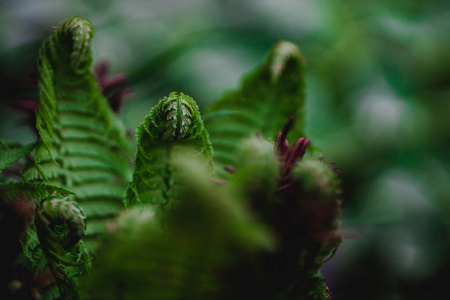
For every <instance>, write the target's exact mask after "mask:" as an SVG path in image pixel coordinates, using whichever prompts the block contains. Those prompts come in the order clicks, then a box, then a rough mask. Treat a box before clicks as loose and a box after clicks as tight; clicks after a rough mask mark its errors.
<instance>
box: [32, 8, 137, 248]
mask: <svg viewBox="0 0 450 300" xmlns="http://www.w3.org/2000/svg"><path fill="white" fill-rule="evenodd" d="M93 36H94V29H93V28H92V25H91V24H90V23H89V22H88V21H87V20H85V19H83V18H80V17H72V18H70V19H68V20H66V21H64V22H62V23H61V24H60V25H59V26H58V28H57V29H56V30H55V31H54V32H53V34H52V36H51V37H49V38H48V39H47V40H46V41H45V42H44V43H43V45H42V48H41V50H40V57H39V61H38V66H39V75H40V77H39V94H40V98H39V109H38V110H37V113H36V120H37V121H36V127H37V129H38V130H39V135H40V137H41V140H40V143H39V145H38V147H37V149H36V152H35V155H34V162H33V163H31V162H30V163H28V164H27V165H26V166H25V168H24V170H23V177H24V179H25V180H42V179H48V180H49V182H51V183H52V184H56V185H59V186H63V187H66V188H68V189H70V190H72V191H74V192H75V193H76V195H77V198H76V200H77V202H78V203H79V204H80V206H81V207H82V208H83V209H84V211H85V213H86V216H87V219H88V222H89V223H90V224H92V227H91V228H88V230H87V236H86V238H85V241H86V242H87V244H88V246H89V248H90V249H91V250H92V249H93V248H94V247H95V242H96V239H97V234H98V233H101V232H102V231H104V224H105V223H106V221H107V220H110V219H111V217H113V216H114V215H116V214H117V213H118V212H119V210H120V209H121V207H122V199H123V197H124V196H125V191H126V187H127V184H128V182H129V180H130V177H131V167H130V164H129V157H130V154H131V146H130V142H129V141H128V140H127V139H126V137H125V128H124V127H123V125H122V124H121V121H119V119H118V118H117V116H116V115H115V114H114V113H113V112H112V111H111V109H110V108H109V107H108V104H107V101H106V100H105V98H103V96H102V94H101V91H100V89H99V87H98V84H97V82H96V80H95V77H94V75H93V73H92V71H91V66H92V54H91V48H90V44H91V40H92V38H93ZM95 224H96V225H97V226H94V225H95ZM91 229H92V230H91Z"/></svg>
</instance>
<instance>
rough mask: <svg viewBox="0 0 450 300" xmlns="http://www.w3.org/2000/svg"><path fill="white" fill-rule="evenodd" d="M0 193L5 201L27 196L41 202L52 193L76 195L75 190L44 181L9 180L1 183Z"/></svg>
mask: <svg viewBox="0 0 450 300" xmlns="http://www.w3.org/2000/svg"><path fill="white" fill-rule="evenodd" d="M0 195H1V197H2V200H3V201H5V202H8V201H12V200H14V199H16V198H18V197H21V196H27V197H29V198H30V199H35V201H36V203H38V204H39V203H40V202H41V201H43V200H44V199H48V198H50V197H51V196H52V195H74V193H73V192H71V191H69V190H67V189H65V188H61V187H58V186H56V185H52V184H47V183H43V182H8V183H1V184H0Z"/></svg>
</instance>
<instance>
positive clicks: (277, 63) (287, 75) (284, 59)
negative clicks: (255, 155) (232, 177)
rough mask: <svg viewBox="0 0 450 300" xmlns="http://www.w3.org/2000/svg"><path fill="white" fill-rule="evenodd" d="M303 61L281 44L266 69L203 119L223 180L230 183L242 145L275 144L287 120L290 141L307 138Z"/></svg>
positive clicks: (288, 45) (251, 75)
mask: <svg viewBox="0 0 450 300" xmlns="http://www.w3.org/2000/svg"><path fill="white" fill-rule="evenodd" d="M304 68H305V67H304V58H303V55H302V54H301V52H300V50H299V49H298V48H297V46H295V45H294V44H292V43H290V42H286V41H280V42H278V43H277V44H275V46H274V47H273V48H272V50H271V51H270V53H269V56H268V57H267V58H266V60H265V61H264V63H263V64H262V65H261V66H259V67H258V68H257V69H256V70H254V71H252V72H251V73H249V74H248V75H246V76H245V77H244V78H243V79H242V83H241V86H240V87H239V88H238V89H237V90H235V91H231V92H228V93H226V94H225V95H223V96H222V97H221V98H219V99H218V100H217V101H215V102H214V103H213V104H212V105H211V106H210V107H209V109H208V110H207V112H206V113H205V117H204V120H205V126H206V128H208V132H209V134H210V137H211V142H212V144H213V147H214V163H215V166H216V168H217V175H218V176H219V177H220V178H225V179H226V178H229V176H228V175H227V173H226V172H225V171H223V167H224V166H226V165H233V166H235V165H236V161H235V155H234V152H235V151H236V148H237V147H238V145H239V144H240V141H241V140H242V139H244V138H246V137H249V136H253V135H255V133H256V132H259V133H260V134H261V136H262V137H263V138H267V139H269V140H271V141H274V140H275V137H276V135H277V133H278V132H279V131H280V130H281V128H283V125H284V124H285V123H286V121H287V120H288V118H289V116H291V115H292V116H294V118H295V125H294V128H293V130H292V131H291V133H290V136H292V137H296V138H298V137H301V136H304V133H303V124H304V102H305V100H304V98H305V95H304V75H303V73H304Z"/></svg>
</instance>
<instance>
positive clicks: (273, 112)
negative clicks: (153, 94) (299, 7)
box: [0, 17, 341, 299]
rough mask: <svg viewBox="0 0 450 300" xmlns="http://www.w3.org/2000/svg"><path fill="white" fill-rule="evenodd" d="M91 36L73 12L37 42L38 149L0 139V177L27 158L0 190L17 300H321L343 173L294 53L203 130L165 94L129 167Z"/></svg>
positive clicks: (181, 99) (276, 57)
mask: <svg viewBox="0 0 450 300" xmlns="http://www.w3.org/2000/svg"><path fill="white" fill-rule="evenodd" d="M93 35H94V31H93V28H92V26H91V24H90V23H89V22H88V21H87V20H85V19H83V18H80V17H72V18H70V19H68V20H66V21H64V22H62V23H61V24H60V25H59V26H58V28H57V29H56V30H55V31H54V33H53V34H52V35H51V37H50V38H48V39H47V40H46V41H45V42H44V44H43V46H42V48H41V51H40V57H39V61H38V65H39V74H40V80H39V94H40V98H39V109H38V110H37V112H36V128H37V129H38V132H39V139H38V141H37V142H36V143H33V144H30V145H27V146H20V145H17V144H12V143H10V142H6V141H1V143H0V146H1V150H2V152H1V157H0V158H1V160H0V166H1V168H2V169H4V168H6V167H7V166H10V165H11V164H13V163H14V162H16V161H18V160H20V159H21V158H24V157H25V156H28V159H27V162H26V163H25V166H24V167H23V170H22V176H23V180H22V181H20V182H14V181H11V179H8V177H7V176H5V178H6V179H5V180H4V181H5V182H4V183H1V184H0V195H1V204H2V206H1V209H2V210H1V224H2V226H5V227H6V226H9V225H10V224H13V225H14V226H15V227H14V228H16V230H15V231H14V238H13V239H12V242H11V243H10V253H11V256H12V257H14V260H13V262H12V263H5V264H6V265H7V267H8V268H9V270H12V272H11V273H9V274H5V275H4V280H3V281H4V283H5V285H6V284H9V285H8V286H9V288H8V293H9V295H10V296H11V298H14V296H15V295H16V296H17V295H19V294H20V293H22V295H23V294H27V295H28V298H30V299H33V298H34V299H85V298H92V299H124V298H126V299H247V298H255V297H256V298H262V299H329V298H330V293H329V291H328V289H327V287H326V285H325V283H324V279H323V278H322V276H321V275H320V273H319V270H320V267H321V265H322V263H323V262H324V261H325V260H326V259H329V256H332V255H333V253H334V251H335V250H336V249H337V247H338V245H339V244H340V242H341V237H340V235H339V234H338V232H337V229H338V225H339V224H338V215H339V200H338V199H339V193H340V190H339V183H338V179H337V177H336V173H338V172H339V170H333V169H332V166H331V165H328V164H326V163H325V162H324V159H323V156H322V155H321V154H320V152H319V150H318V149H316V148H313V147H312V146H311V145H309V144H310V141H309V139H308V138H306V137H304V132H303V119H304V113H305V112H304V102H305V99H304V98H305V97H304V78H303V74H304V59H303V57H302V54H301V52H300V51H299V49H298V48H297V47H296V46H295V45H294V44H292V43H289V42H285V41H281V42H279V43H277V44H276V45H275V46H274V47H273V49H272V50H271V52H270V54H269V55H268V57H267V59H266V61H265V62H264V63H263V64H262V65H261V66H260V67H258V68H256V69H255V70H254V71H253V72H251V73H249V74H248V75H246V76H245V77H244V79H243V81H242V84H241V86H240V87H239V88H238V89H237V90H236V91H232V92H229V93H227V94H225V95H224V96H223V97H222V98H220V99H219V100H217V101H216V102H214V103H213V104H212V106H211V107H210V108H209V109H208V110H207V112H206V114H205V117H204V121H203V120H202V117H201V114H200V112H199V108H198V106H197V104H196V103H195V101H194V100H193V99H192V98H191V97H189V96H187V95H185V94H183V93H176V92H172V93H170V95H169V96H167V97H164V98H163V99H161V100H160V101H159V103H158V104H157V105H156V106H155V107H154V108H153V109H152V110H151V111H150V112H149V114H148V115H147V117H146V118H145V119H144V121H143V122H142V124H141V125H140V126H139V127H138V128H137V132H136V138H137V141H136V151H135V155H134V159H133V155H132V153H133V150H132V149H133V146H132V145H133V143H132V141H131V140H129V139H128V138H127V137H126V135H125V128H124V126H123V125H122V123H121V121H120V119H119V118H118V116H117V115H116V113H115V111H117V107H116V106H114V107H113V108H114V110H112V109H111V108H110V106H109V105H108V101H107V100H106V99H105V97H104V96H103V95H102V89H101V88H100V86H99V83H98V80H99V76H97V78H96V77H95V76H94V74H93V72H92V71H91V65H92V56H91V49H90V42H91V40H92V38H93ZM288 137H289V139H297V141H296V142H295V143H294V144H293V146H292V147H290V146H289V142H288ZM34 148H35V151H34V153H33V155H32V158H30V157H31V154H30V153H31V151H32V150H33V149H34ZM132 162H134V169H133V167H132V165H133V163H132ZM24 208H26V209H24ZM119 214H120V215H119ZM118 215H119V216H118ZM12 216H13V217H12ZM18 241H20V242H21V244H19V245H18ZM19 269H22V270H25V271H23V272H24V273H25V274H26V276H25V277H26V279H23V278H20V279H19V278H18V277H17V276H16V273H15V272H14V270H19ZM21 280H22V281H21ZM24 280H25V281H27V282H26V284H24V283H23V281H24ZM17 297H18V296H17Z"/></svg>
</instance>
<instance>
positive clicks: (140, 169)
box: [125, 92, 212, 206]
mask: <svg viewBox="0 0 450 300" xmlns="http://www.w3.org/2000/svg"><path fill="white" fill-rule="evenodd" d="M136 135H137V140H138V145H137V153H136V160H135V170H134V174H133V181H132V182H131V184H130V186H129V188H128V191H127V197H126V199H125V204H126V206H130V205H134V204H136V203H152V204H157V205H162V206H165V205H167V204H168V203H169V202H170V199H171V198H173V197H175V196H176V195H175V194H174V193H175V190H176V189H174V188H173V187H174V185H175V184H176V179H175V177H174V169H173V167H172V164H171V163H170V157H171V155H172V152H174V151H178V150H177V149H182V150H180V151H184V150H186V149H188V148H191V149H195V150H194V152H196V153H194V155H198V154H202V155H204V156H205V157H206V158H207V159H208V160H209V163H210V164H211V157H212V146H211V143H210V141H209V136H208V132H207V131H206V129H205V127H204V125H203V121H202V118H201V116H200V112H199V109H198V106H197V104H196V103H195V101H194V100H193V99H192V98H191V97H189V96H187V95H185V94H183V93H180V94H178V93H175V92H173V93H171V94H170V95H169V96H168V97H164V98H163V99H161V100H160V101H159V102H158V104H157V105H156V106H155V107H154V108H153V109H152V110H151V111H150V113H149V114H148V116H147V117H146V118H145V119H144V122H143V123H142V124H141V125H140V126H139V127H138V128H137V131H136Z"/></svg>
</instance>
